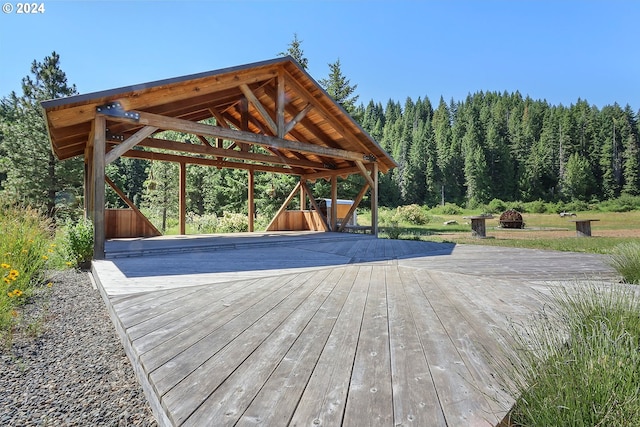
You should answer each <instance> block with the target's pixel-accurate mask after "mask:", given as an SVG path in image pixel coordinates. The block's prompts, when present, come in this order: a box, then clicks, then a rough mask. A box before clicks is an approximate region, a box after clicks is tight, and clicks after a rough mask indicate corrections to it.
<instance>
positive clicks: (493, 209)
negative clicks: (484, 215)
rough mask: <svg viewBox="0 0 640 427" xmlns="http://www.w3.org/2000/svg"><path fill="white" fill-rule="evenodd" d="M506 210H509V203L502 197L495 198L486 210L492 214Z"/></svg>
mask: <svg viewBox="0 0 640 427" xmlns="http://www.w3.org/2000/svg"><path fill="white" fill-rule="evenodd" d="M505 210H507V205H506V204H505V203H504V202H503V201H502V200H500V199H493V200H492V201H490V202H489V204H488V205H487V206H486V211H487V212H488V213H492V214H497V213H500V212H503V211H505Z"/></svg>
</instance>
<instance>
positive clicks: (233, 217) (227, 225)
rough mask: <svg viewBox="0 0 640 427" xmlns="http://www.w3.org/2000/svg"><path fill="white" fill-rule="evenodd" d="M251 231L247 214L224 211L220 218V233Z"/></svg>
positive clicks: (218, 230) (218, 228) (217, 229)
mask: <svg viewBox="0 0 640 427" xmlns="http://www.w3.org/2000/svg"><path fill="white" fill-rule="evenodd" d="M244 231H249V222H248V219H247V215H245V214H241V213H232V212H224V214H223V215H222V218H219V219H218V227H217V228H216V232H218V233H241V232H244Z"/></svg>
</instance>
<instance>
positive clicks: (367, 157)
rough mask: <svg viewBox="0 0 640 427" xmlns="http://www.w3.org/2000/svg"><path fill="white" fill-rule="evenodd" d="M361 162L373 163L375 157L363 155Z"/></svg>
mask: <svg viewBox="0 0 640 427" xmlns="http://www.w3.org/2000/svg"><path fill="white" fill-rule="evenodd" d="M362 160H364V161H365V162H375V161H376V156H374V155H373V154H365V155H364V156H362Z"/></svg>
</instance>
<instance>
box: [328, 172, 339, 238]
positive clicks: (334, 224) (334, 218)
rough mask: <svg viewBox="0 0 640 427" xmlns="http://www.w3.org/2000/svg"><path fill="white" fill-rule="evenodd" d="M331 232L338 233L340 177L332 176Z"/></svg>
mask: <svg viewBox="0 0 640 427" xmlns="http://www.w3.org/2000/svg"><path fill="white" fill-rule="evenodd" d="M330 226H331V231H338V175H331V224H330Z"/></svg>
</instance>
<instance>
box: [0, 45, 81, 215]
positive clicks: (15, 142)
mask: <svg viewBox="0 0 640 427" xmlns="http://www.w3.org/2000/svg"><path fill="white" fill-rule="evenodd" d="M75 93H76V88H75V86H74V85H71V86H69V85H68V84H67V77H66V74H65V73H64V72H63V71H62V69H61V68H60V56H59V55H58V54H57V53H56V52H53V53H52V54H51V56H47V57H45V58H44V60H43V62H37V61H35V60H34V61H33V63H32V64H31V75H28V76H26V77H25V78H23V79H22V95H21V96H18V95H17V94H16V93H15V92H12V93H11V94H10V95H9V97H7V98H4V99H3V100H2V101H1V102H2V111H3V116H4V117H3V119H2V121H1V123H0V133H1V134H2V138H3V139H2V151H3V158H2V161H1V162H0V171H1V172H0V173H2V174H4V175H6V179H5V180H4V181H3V182H2V187H3V192H4V195H5V197H8V198H10V199H12V200H15V201H18V202H20V203H24V204H28V205H31V206H34V207H39V208H42V209H43V210H44V211H45V213H46V214H47V215H48V216H50V217H54V215H55V214H56V202H57V201H61V202H63V201H66V202H71V203H72V205H76V206H77V205H80V203H79V202H78V201H77V200H78V199H80V198H81V197H80V196H81V195H82V184H83V179H82V175H83V162H82V159H80V158H77V159H73V160H67V161H64V162H60V161H58V160H57V159H56V158H55V155H54V154H53V151H52V150H51V146H50V144H49V137H48V133H47V129H46V125H45V120H44V117H43V114H42V110H41V107H40V102H41V101H44V100H48V99H54V98H60V97H65V96H70V95H73V94H75Z"/></svg>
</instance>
